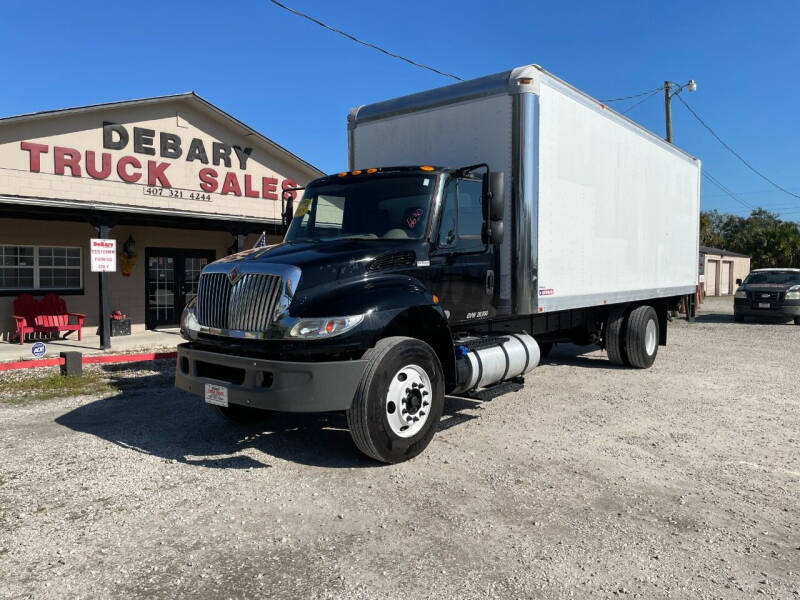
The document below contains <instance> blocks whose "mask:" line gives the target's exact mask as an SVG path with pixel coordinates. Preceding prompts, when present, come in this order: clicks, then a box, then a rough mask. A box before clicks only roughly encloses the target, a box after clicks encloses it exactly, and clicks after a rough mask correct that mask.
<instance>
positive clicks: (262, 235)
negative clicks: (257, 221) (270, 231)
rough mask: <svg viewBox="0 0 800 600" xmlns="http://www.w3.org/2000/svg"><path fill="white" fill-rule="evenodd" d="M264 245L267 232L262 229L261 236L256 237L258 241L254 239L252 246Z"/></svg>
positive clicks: (260, 246)
mask: <svg viewBox="0 0 800 600" xmlns="http://www.w3.org/2000/svg"><path fill="white" fill-rule="evenodd" d="M266 245H267V232H266V231H262V232H261V237H260V238H258V241H256V243H255V245H254V246H253V248H263V247H264V246H266Z"/></svg>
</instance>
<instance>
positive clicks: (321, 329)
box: [289, 315, 364, 340]
mask: <svg viewBox="0 0 800 600" xmlns="http://www.w3.org/2000/svg"><path fill="white" fill-rule="evenodd" d="M363 320H364V315H355V316H352V317H325V318H321V319H300V320H299V321H298V322H297V323H295V324H294V326H293V327H292V329H291V331H289V337H294V338H301V339H306V340H315V339H320V338H329V337H333V336H335V335H341V334H342V333H344V332H345V331H350V330H351V329H352V328H353V327H355V326H356V325H358V324H359V323H361V321H363Z"/></svg>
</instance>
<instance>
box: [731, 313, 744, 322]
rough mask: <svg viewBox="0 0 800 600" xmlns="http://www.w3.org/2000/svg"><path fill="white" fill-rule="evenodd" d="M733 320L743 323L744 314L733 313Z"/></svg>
mask: <svg viewBox="0 0 800 600" xmlns="http://www.w3.org/2000/svg"><path fill="white" fill-rule="evenodd" d="M733 320H734V321H736V322H737V323H744V315H733Z"/></svg>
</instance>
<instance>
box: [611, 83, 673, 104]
mask: <svg viewBox="0 0 800 600" xmlns="http://www.w3.org/2000/svg"><path fill="white" fill-rule="evenodd" d="M663 89H664V88H663V87H662V86H659V87H657V88H655V89H652V90H647V91H646V92H639V93H638V94H632V95H630V96H622V97H621V98H609V99H608V100H600V102H602V103H603V104H605V103H607V102H620V101H622V100H632V99H633V98H638V97H640V96H646V95H647V94H651V93H653V92H657V91H659V90H663Z"/></svg>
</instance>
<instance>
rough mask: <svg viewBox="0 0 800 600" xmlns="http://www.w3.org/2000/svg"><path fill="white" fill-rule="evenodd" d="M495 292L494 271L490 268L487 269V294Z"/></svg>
mask: <svg viewBox="0 0 800 600" xmlns="http://www.w3.org/2000/svg"><path fill="white" fill-rule="evenodd" d="M493 293H494V271H493V270H492V269H489V270H488V271H486V294H487V295H492V294H493Z"/></svg>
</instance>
